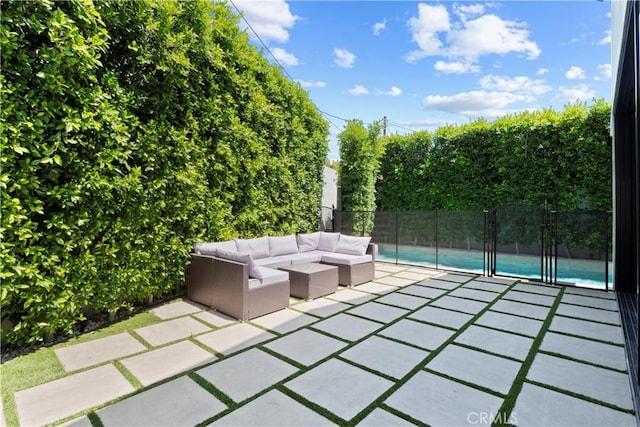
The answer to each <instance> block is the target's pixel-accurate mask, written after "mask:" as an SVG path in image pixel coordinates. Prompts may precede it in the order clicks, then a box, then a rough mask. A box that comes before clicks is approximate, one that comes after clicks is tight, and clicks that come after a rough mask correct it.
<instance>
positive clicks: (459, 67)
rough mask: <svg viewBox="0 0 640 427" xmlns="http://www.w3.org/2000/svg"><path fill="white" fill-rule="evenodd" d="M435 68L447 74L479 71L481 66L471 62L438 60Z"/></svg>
mask: <svg viewBox="0 0 640 427" xmlns="http://www.w3.org/2000/svg"><path fill="white" fill-rule="evenodd" d="M433 68H434V69H435V70H436V71H440V72H442V73H445V74H467V73H479V72H480V67H479V66H478V65H473V64H472V63H470V62H444V61H437V62H436V63H435V64H434V65H433Z"/></svg>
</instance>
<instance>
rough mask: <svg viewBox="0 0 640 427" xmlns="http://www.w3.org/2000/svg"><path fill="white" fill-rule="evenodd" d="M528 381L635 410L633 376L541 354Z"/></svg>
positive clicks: (534, 361)
mask: <svg viewBox="0 0 640 427" xmlns="http://www.w3.org/2000/svg"><path fill="white" fill-rule="evenodd" d="M527 379H530V380H533V381H537V382H539V383H542V384H549V385H552V386H554V387H557V388H559V389H562V390H567V391H570V392H573V393H578V394H581V395H583V396H588V397H591V398H592V399H595V400H599V401H601V402H607V403H610V404H612V405H615V406H618V407H620V408H623V409H633V401H632V399H631V388H630V386H629V376H628V375H627V374H622V373H620V372H615V371H611V370H609V369H604V368H598V367H595V366H591V365H586V364H584V363H580V362H574V361H571V360H566V359H561V358H559V357H555V356H548V355H546V354H542V353H538V354H537V355H536V358H535V359H534V360H533V364H532V365H531V368H530V369H529V373H528V374H527Z"/></svg>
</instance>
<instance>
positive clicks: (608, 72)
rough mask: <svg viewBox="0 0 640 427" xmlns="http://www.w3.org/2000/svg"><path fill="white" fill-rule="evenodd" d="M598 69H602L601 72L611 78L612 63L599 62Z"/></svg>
mask: <svg viewBox="0 0 640 427" xmlns="http://www.w3.org/2000/svg"><path fill="white" fill-rule="evenodd" d="M598 70H600V73H601V74H602V75H603V76H605V77H606V78H608V79H610V78H611V64H599V65H598Z"/></svg>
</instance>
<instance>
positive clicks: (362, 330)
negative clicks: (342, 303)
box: [313, 313, 383, 341]
mask: <svg viewBox="0 0 640 427" xmlns="http://www.w3.org/2000/svg"><path fill="white" fill-rule="evenodd" d="M382 327H383V325H382V324H380V323H378V322H373V321H371V320H366V319H361V318H360V317H356V316H350V315H348V314H344V313H340V314H336V315H335V316H333V317H330V318H329V319H325V320H323V321H322V322H319V323H316V324H314V325H313V328H314V329H318V330H320V331H324V332H326V333H328V334H331V335H333V336H335V337H338V338H342V339H344V340H347V341H357V340H359V339H360V338H362V337H364V336H366V335H369V334H370V333H372V332H374V331H376V330H378V329H380V328H382Z"/></svg>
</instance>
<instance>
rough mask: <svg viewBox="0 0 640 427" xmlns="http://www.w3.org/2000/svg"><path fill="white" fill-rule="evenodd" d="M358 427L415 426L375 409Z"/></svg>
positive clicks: (389, 413) (382, 410)
mask: <svg viewBox="0 0 640 427" xmlns="http://www.w3.org/2000/svg"><path fill="white" fill-rule="evenodd" d="M357 426H358V427H391V426H393V427H411V426H415V424H414V423H410V422H409V421H407V420H405V419H404V418H400V417H399V416H397V415H394V414H392V413H391V412H387V411H385V410H384V409H380V408H376V409H374V410H373V411H371V413H370V414H369V415H367V416H366V417H365V418H364V419H363V420H362V421H360V422H359V423H358V424H357Z"/></svg>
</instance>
